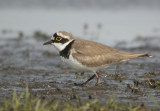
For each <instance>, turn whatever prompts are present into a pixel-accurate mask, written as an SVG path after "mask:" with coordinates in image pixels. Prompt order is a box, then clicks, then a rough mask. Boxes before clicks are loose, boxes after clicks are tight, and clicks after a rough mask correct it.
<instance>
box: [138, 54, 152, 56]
mask: <svg viewBox="0 0 160 111" xmlns="http://www.w3.org/2000/svg"><path fill="white" fill-rule="evenodd" d="M137 57H152V56H151V55H149V54H141V55H139V56H137Z"/></svg>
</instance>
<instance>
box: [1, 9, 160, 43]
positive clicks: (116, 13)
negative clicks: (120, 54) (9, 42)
mask: <svg viewBox="0 0 160 111" xmlns="http://www.w3.org/2000/svg"><path fill="white" fill-rule="evenodd" d="M159 20H160V14H159V10H150V9H141V10H139V9H137V10H136V9H135V10H133V9H126V10H96V9H95V10H78V9H77V10H69V9H66V10H64V9H62V10H58V9H34V10H33V9H20V10H18V9H17V10H16V9H12V10H11V9H1V10H0V22H1V25H0V30H8V29H9V30H11V31H12V30H13V31H22V32H24V33H25V35H26V36H31V35H32V33H33V32H34V31H36V30H40V31H43V32H45V33H47V34H50V35H52V34H53V33H54V32H56V31H59V30H65V31H68V32H71V33H72V34H73V35H74V36H75V37H77V38H78V37H79V38H82V39H92V40H95V41H99V42H101V43H104V44H109V45H114V44H115V42H117V41H122V40H125V41H130V40H132V39H134V38H135V37H136V36H158V35H160V22H159ZM0 34H1V33H0ZM7 36H10V35H7Z"/></svg>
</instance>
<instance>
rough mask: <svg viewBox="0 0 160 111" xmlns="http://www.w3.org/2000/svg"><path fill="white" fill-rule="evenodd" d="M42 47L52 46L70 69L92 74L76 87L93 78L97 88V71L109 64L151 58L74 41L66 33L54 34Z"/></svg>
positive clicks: (98, 78)
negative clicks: (95, 79)
mask: <svg viewBox="0 0 160 111" xmlns="http://www.w3.org/2000/svg"><path fill="white" fill-rule="evenodd" d="M43 45H53V46H54V47H55V48H56V49H57V50H58V51H59V55H60V58H61V60H62V61H63V62H65V63H67V64H68V65H69V66H70V67H71V68H73V69H76V70H78V71H81V72H93V73H94V74H93V76H91V77H90V78H89V79H88V80H87V81H85V82H84V83H74V84H75V85H76V86H85V85H86V84H87V83H88V82H89V81H90V80H92V79H93V78H95V77H96V78H97V81H96V84H95V85H96V86H97V85H98V84H99V83H100V76H99V71H100V70H102V69H105V68H107V67H108V66H110V65H111V64H115V63H118V62H121V61H126V60H129V59H134V58H138V57H151V55H149V54H147V53H130V52H126V51H121V50H117V49H115V48H112V47H110V46H107V45H103V44H101V43H98V42H94V41H90V40H81V39H74V37H73V35H72V34H71V33H68V32H66V31H58V32H55V33H54V34H53V36H51V40H49V41H48V42H45V43H44V44H43Z"/></svg>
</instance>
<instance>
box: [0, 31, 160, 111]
mask: <svg viewBox="0 0 160 111" xmlns="http://www.w3.org/2000/svg"><path fill="white" fill-rule="evenodd" d="M15 35H16V33H15ZM17 35H18V34H17ZM46 39H48V38H44V39H43V40H41V39H37V37H34V36H31V37H26V36H22V37H18V36H17V37H15V38H14V37H4V36H3V35H2V37H1V38H0V97H3V96H4V95H6V96H8V97H11V95H12V93H13V89H14V88H15V89H16V90H17V92H18V93H20V92H22V91H25V87H26V85H28V87H29V89H30V92H31V94H32V95H35V96H43V97H44V98H55V100H70V101H71V102H74V101H75V100H76V98H80V99H81V101H88V100H90V99H98V100H99V101H100V103H105V102H106V101H107V100H108V99H109V97H110V96H113V97H116V98H117V101H118V102H120V103H125V104H130V103H132V104H133V105H139V104H145V106H147V107H149V108H153V109H155V108H156V106H155V104H154V103H153V101H152V99H151V97H150V95H152V96H154V97H155V99H156V101H157V102H158V103H160V84H159V83H155V85H153V86H152V84H154V81H153V80H155V81H159V80H160V68H159V65H160V60H159V57H160V53H159V52H160V46H159V45H157V43H159V42H158V41H160V38H159V37H152V38H147V39H146V38H141V39H138V40H137V39H136V40H135V41H132V42H131V43H129V42H128V43H126V44H117V45H115V47H116V48H118V49H121V50H125V51H130V52H148V53H149V54H151V55H153V57H152V58H139V59H134V60H130V61H126V62H121V63H119V64H117V65H112V66H110V67H109V68H107V69H105V70H104V71H102V72H101V79H102V81H101V83H100V84H99V86H94V84H95V82H96V79H94V80H92V81H91V82H89V84H87V86H85V87H78V86H74V83H75V82H76V83H81V82H84V81H86V80H87V79H88V78H89V77H90V76H92V73H90V72H87V73H85V74H84V75H83V74H80V73H76V71H75V70H73V69H71V68H69V67H68V66H67V65H66V64H64V63H62V62H61V61H60V58H59V56H58V52H57V51H56V50H55V48H54V47H52V46H43V45H42V44H43V42H45V41H47V40H46ZM135 42H136V44H137V46H136V45H135ZM149 72H153V73H149ZM151 79H153V80H151ZM137 81H138V82H137ZM148 81H149V82H152V81H153V82H152V83H151V84H150V85H147V84H148Z"/></svg>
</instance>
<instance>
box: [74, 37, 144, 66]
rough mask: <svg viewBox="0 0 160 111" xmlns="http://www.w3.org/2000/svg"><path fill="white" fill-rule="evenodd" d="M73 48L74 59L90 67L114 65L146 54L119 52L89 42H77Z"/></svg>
mask: <svg viewBox="0 0 160 111" xmlns="http://www.w3.org/2000/svg"><path fill="white" fill-rule="evenodd" d="M72 48H73V49H74V51H73V52H72V54H73V57H74V58H76V59H77V60H78V61H81V63H82V64H83V65H87V66H90V67H96V66H101V65H104V64H112V63H115V62H119V61H122V60H128V59H132V58H136V57H139V56H143V55H144V53H138V54H134V53H128V52H124V51H119V50H116V49H114V48H111V47H109V46H106V45H103V44H100V43H97V42H93V41H89V40H75V42H74V44H73V45H72Z"/></svg>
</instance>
